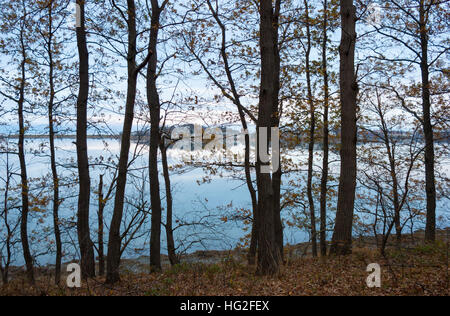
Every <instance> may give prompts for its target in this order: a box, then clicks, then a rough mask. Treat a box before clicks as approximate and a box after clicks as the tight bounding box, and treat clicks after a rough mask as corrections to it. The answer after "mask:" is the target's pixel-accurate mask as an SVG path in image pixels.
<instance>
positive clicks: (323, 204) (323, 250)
mask: <svg viewBox="0 0 450 316" xmlns="http://www.w3.org/2000/svg"><path fill="white" fill-rule="evenodd" d="M322 36H323V39H322V76H323V130H322V138H323V139H322V144H323V160H322V177H321V179H320V254H321V255H322V256H326V254H327V241H326V238H327V231H326V230H327V191H328V168H329V167H328V161H329V140H328V139H329V133H330V132H329V120H328V113H329V98H330V96H329V94H330V92H329V78H328V61H327V56H328V0H323V20H322Z"/></svg>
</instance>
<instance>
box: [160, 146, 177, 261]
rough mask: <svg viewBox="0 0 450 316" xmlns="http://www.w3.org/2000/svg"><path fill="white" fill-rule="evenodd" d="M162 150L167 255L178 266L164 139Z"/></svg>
mask: <svg viewBox="0 0 450 316" xmlns="http://www.w3.org/2000/svg"><path fill="white" fill-rule="evenodd" d="M159 146H160V150H161V159H162V167H163V174H164V183H165V186H166V207H167V219H166V239H167V253H168V255H169V261H170V264H171V265H172V266H173V265H176V264H178V263H180V260H179V259H178V257H177V254H176V252H175V241H174V238H173V222H172V221H173V198H172V188H171V185H170V174H169V164H168V162H167V147H166V145H165V142H164V138H162V139H161V143H160V144H159Z"/></svg>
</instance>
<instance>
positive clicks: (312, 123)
mask: <svg viewBox="0 0 450 316" xmlns="http://www.w3.org/2000/svg"><path fill="white" fill-rule="evenodd" d="M304 4H305V18H306V37H307V40H308V44H307V49H306V56H305V58H306V62H305V64H306V67H305V68H306V85H307V90H308V104H309V115H310V117H309V119H310V123H309V145H308V183H307V194H308V203H309V214H310V220H311V246H312V247H311V248H312V255H313V257H317V238H316V211H315V207H314V197H313V193H312V178H313V163H314V133H315V130H316V117H315V115H316V113H315V111H316V110H315V108H314V100H313V95H312V88H311V67H310V55H311V48H312V45H311V29H310V28H311V27H310V19H309V7H308V2H307V1H306V0H304Z"/></svg>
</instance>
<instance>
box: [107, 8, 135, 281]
mask: <svg viewBox="0 0 450 316" xmlns="http://www.w3.org/2000/svg"><path fill="white" fill-rule="evenodd" d="M127 4H128V11H127V13H128V19H127V25H128V58H127V68H128V80H127V99H126V104H125V118H124V123H123V130H122V141H121V148H120V157H119V168H118V176H117V186H116V195H115V198H114V211H113V217H112V219H111V226H110V229H109V240H108V255H107V258H106V283H108V284H113V283H116V282H117V281H119V279H120V275H119V266H120V255H121V243H122V238H121V234H120V226H121V223H122V215H123V207H124V199H125V187H126V183H127V172H128V155H129V152H130V146H131V129H132V127H133V119H134V105H135V100H136V84H137V76H138V73H139V70H140V68H141V67H142V66H139V67H137V66H136V55H137V48H136V37H137V33H136V6H135V3H134V0H127Z"/></svg>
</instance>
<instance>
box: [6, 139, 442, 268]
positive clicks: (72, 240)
mask: <svg viewBox="0 0 450 316" xmlns="http://www.w3.org/2000/svg"><path fill="white" fill-rule="evenodd" d="M15 142H16V140H14V139H13V140H10V143H11V144H10V145H11V146H12V147H14V146H15V144H14V143H15ZM56 146H57V161H58V164H59V166H58V172H59V175H60V178H61V179H62V184H63V186H62V187H61V196H62V198H63V202H62V204H61V207H60V217H61V219H62V231H63V241H64V254H65V256H64V260H71V259H74V258H77V257H78V253H77V250H76V249H77V247H76V241H77V235H76V228H75V223H76V217H75V215H76V202H77V184H76V182H75V180H76V177H77V169H76V152H75V150H76V148H75V144H74V143H73V139H58V140H57V141H56ZM26 148H27V165H28V176H29V178H30V179H32V182H31V188H32V192H31V193H32V196H33V197H34V199H33V201H34V202H35V203H34V205H35V206H37V207H38V209H36V210H35V211H33V212H32V214H31V216H30V223H29V228H30V242H31V245H32V251H33V254H34V255H35V256H36V260H37V263H39V264H48V263H51V262H52V261H53V260H54V253H53V251H54V243H53V235H52V217H51V216H52V214H51V208H52V205H51V202H49V203H47V204H46V203H43V204H42V205H38V203H36V201H38V200H40V199H42V198H44V197H46V196H48V197H50V198H51V181H50V178H48V176H49V174H50V161H49V157H48V148H47V145H46V140H45V139H33V140H27V145H26ZM237 149H239V148H237ZM88 150H89V156H90V160H91V162H92V167H91V179H92V188H93V189H92V193H91V194H92V195H91V227H92V239H93V241H94V242H96V240H97V233H96V232H97V230H96V229H97V213H96V212H97V209H98V202H97V197H96V191H97V187H98V180H99V176H100V175H101V174H103V175H104V181H105V186H104V192H105V194H106V192H107V191H108V188H109V185H110V183H111V179H112V177H113V174H114V172H113V168H111V166H112V165H113V162H115V161H118V155H119V150H120V143H119V141H118V140H116V139H105V140H100V139H89V140H88ZM316 154H317V161H316V162H315V165H316V168H315V169H316V171H317V172H320V167H319V166H320V165H321V161H320V159H321V157H320V155H321V152H320V151H318V152H317V153H316ZM194 155H196V154H195V153H194ZM181 156H182V155H181V152H180V151H177V150H169V152H168V157H169V165H171V166H172V167H173V169H171V171H170V172H171V182H172V188H173V202H174V205H173V213H174V226H175V227H177V228H176V230H175V243H176V246H177V247H179V248H178V249H177V250H178V251H180V252H192V251H195V250H203V249H210V250H212V249H217V250H228V249H232V248H234V247H236V246H237V245H238V244H241V243H242V238H244V237H245V236H246V235H247V234H248V233H249V230H248V228H249V226H248V225H244V224H243V222H242V221H241V220H233V216H234V215H236V214H240V213H239V210H242V209H251V201H250V196H249V193H248V189H247V186H246V185H245V183H244V182H243V181H242V179H244V174H243V170H242V169H241V170H237V171H234V173H231V172H227V171H223V177H221V176H219V175H218V174H216V175H209V173H208V172H206V173H205V171H204V170H203V169H202V168H200V167H194V166H184V167H180V168H178V167H177V166H178V165H183V160H182V159H181ZM0 158H1V161H0V165H1V168H0V170H1V171H0V173H1V177H5V175H6V168H5V166H6V155H1V157H0ZM289 158H290V159H291V160H292V162H293V163H306V161H307V152H306V150H305V149H299V150H295V151H291V152H290V153H289ZM337 158H338V156H337V154H336V153H333V154H331V157H330V161H332V163H331V164H330V174H331V175H335V176H337V175H338V171H339V163H338V161H337ZM9 159H10V161H9V163H10V167H11V166H12V169H13V170H14V171H15V172H18V170H19V169H18V166H19V164H18V161H17V158H16V157H15V156H10V157H9ZM130 159H133V164H132V165H131V167H130V170H131V171H130V175H129V176H128V185H127V191H126V207H125V213H124V220H125V221H126V222H127V223H128V224H129V223H130V221H132V220H133V219H134V220H135V221H134V222H132V223H133V225H134V226H133V227H140V229H139V230H137V231H136V233H135V235H134V238H135V239H134V240H132V241H130V242H129V244H128V247H127V250H126V251H125V252H124V255H123V256H124V257H129V258H130V257H138V256H140V255H148V253H149V239H150V216H149V215H147V217H146V218H145V219H144V217H143V216H144V213H139V214H141V215H139V216H137V217H135V216H134V215H135V214H136V209H137V207H139V206H144V207H143V209H145V210H148V207H149V205H150V198H149V189H148V170H147V165H148V148H147V147H146V146H142V145H140V144H137V143H133V144H132V148H131V150H130ZM197 159H199V160H202V161H209V162H211V157H209V158H208V157H205V156H204V155H202V158H201V159H200V158H197ZM208 159H209V160H208ZM214 159H217V155H216V156H214ZM197 161H198V160H197ZM444 166H445V168H444V172H446V174H447V175H448V174H449V168H448V167H449V166H450V163H448V162H447V163H446V164H444ZM299 168H300V170H297V171H296V172H292V173H289V174H287V175H285V176H284V178H283V189H284V190H287V191H293V190H297V191H298V192H300V193H301V192H304V191H305V190H304V187H305V183H306V181H305V180H304V179H305V176H306V172H305V171H306V166H305V165H300V167H299ZM159 170H160V173H162V167H161V166H160V168H159ZM417 172H420V171H417ZM205 176H208V177H207V179H206V180H207V181H205ZM46 177H47V179H46V181H44V180H43V179H44V178H46ZM254 178H255V177H254V175H253V179H254ZM17 181H19V180H18V178H17V177H15V182H14V185H16V188H17ZM202 182H205V183H202ZM199 183H202V184H199ZM335 184H336V183H334V182H331V183H330V185H335ZM160 186H161V198H162V201H163V207H165V191H164V179H163V178H162V176H161V177H160ZM0 187H4V184H3V183H1V184H0ZM0 193H2V192H0ZM12 194H14V193H12ZM15 194H16V195H15V196H18V195H17V192H16V193H15ZM1 202H2V203H3V197H2V199H1ZM305 202H306V198H305ZM113 203H114V201H113V199H112V200H109V201H108V203H107V206H106V209H105V222H104V224H105V225H106V227H109V223H110V219H111V213H112V207H113ZM439 203H440V204H438V205H439V206H438V210H448V203H447V202H446V201H440V202H439ZM10 204H11V205H12V202H10ZM331 204H332V207H331V208H330V211H329V216H330V219H331V220H332V218H333V217H334V213H333V210H334V204H335V203H334V201H333V203H331ZM2 205H3V204H2ZM318 209H319V207H318V206H317V207H316V210H317V211H318ZM307 211H308V210H307V209H304V208H302V207H301V206H300V205H296V206H295V207H291V208H286V209H285V210H283V218H284V220H285V223H286V225H285V232H284V233H285V242H286V243H290V244H295V243H299V242H304V241H308V240H309V235H308V233H307V232H306V231H307V229H305V228H304V229H300V228H298V227H291V226H289V225H287V223H288V222H293V218H292V215H295V216H297V215H298V217H300V218H302V216H303V218H306V217H305V215H304V214H305V213H306V212H307ZM15 212H16V213H15V214H16V216H17V210H16V211H15ZM444 213H445V212H444ZM13 214H14V213H13ZM438 215H439V214H438ZM10 219H12V221H13V219H14V215H11V217H10ZM300 220H301V219H300ZM141 221H142V223H141ZM163 222H165V218H163ZM178 226H180V227H178ZM0 227H1V228H0V234H1V235H3V234H4V231H5V228H4V225H3V222H2V224H1V225H0ZM125 227H127V224H126V223H124V225H123V227H122V230H124V229H125ZM330 228H331V227H330ZM105 231H107V229H106V228H105ZM131 231H133V229H131ZM18 233H19V232H18V230H17V232H16V235H17V236H18ZM105 242H107V235H106V234H105ZM125 242H127V240H124V243H125ZM165 244H166V240H165V231H164V227H163V229H162V233H161V245H162V248H163V250H162V251H163V252H164V253H165V252H166V250H165ZM15 250H16V251H15V253H16V256H15V258H14V259H15V260H14V264H22V263H23V260H22V259H21V248H20V244H19V243H17V244H16V246H15ZM3 251H4V250H3Z"/></svg>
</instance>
